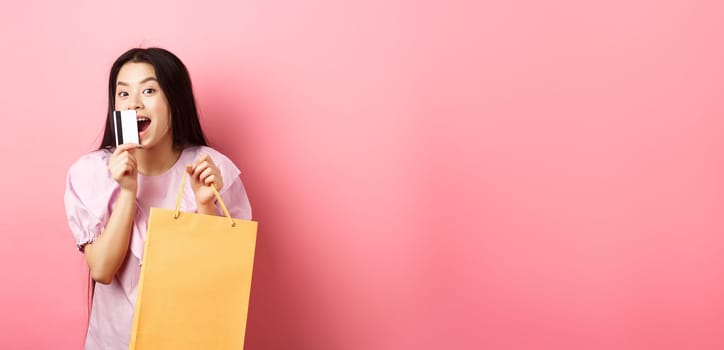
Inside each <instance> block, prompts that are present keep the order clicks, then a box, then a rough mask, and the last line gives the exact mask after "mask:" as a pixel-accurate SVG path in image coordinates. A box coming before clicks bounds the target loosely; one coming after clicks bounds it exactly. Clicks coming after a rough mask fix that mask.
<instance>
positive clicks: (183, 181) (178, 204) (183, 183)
mask: <svg viewBox="0 0 724 350" xmlns="http://www.w3.org/2000/svg"><path fill="white" fill-rule="evenodd" d="M186 176H191V175H188V174H186V173H184V176H183V177H182V178H181V188H179V190H178V196H177V197H176V211H174V213H173V218H174V219H178V217H179V215H180V214H181V211H180V208H181V198H183V194H184V187H186ZM209 186H211V189H213V190H214V196H216V200H217V201H218V202H219V204H221V209H222V210H223V211H224V215H225V216H226V217H227V218H228V219H229V222H231V227H235V226H236V223H235V222H234V219H232V218H231V214H229V209H226V204H224V201H223V200H222V199H221V195H219V191H218V190H217V189H216V185H215V184H214V183H213V182H212V183H211V184H210V185H209Z"/></svg>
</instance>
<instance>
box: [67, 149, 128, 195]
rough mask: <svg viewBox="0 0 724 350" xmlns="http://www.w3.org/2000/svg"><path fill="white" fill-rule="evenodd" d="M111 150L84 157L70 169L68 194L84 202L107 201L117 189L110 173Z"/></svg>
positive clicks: (91, 153)
mask: <svg viewBox="0 0 724 350" xmlns="http://www.w3.org/2000/svg"><path fill="white" fill-rule="evenodd" d="M110 156H111V152H110V151H109V150H97V151H93V152H90V153H87V154H84V155H82V156H81V157H80V158H79V159H78V160H76V161H75V162H74V163H73V164H72V165H71V166H70V168H69V169H68V174H67V178H66V192H67V193H72V194H74V197H77V198H79V199H81V200H83V201H93V200H94V199H99V200H101V199H102V201H105V200H106V199H108V198H110V196H111V193H113V191H114V190H115V188H116V187H117V183H116V182H115V181H114V180H113V178H112V177H111V173H110V171H108V159H109V158H110Z"/></svg>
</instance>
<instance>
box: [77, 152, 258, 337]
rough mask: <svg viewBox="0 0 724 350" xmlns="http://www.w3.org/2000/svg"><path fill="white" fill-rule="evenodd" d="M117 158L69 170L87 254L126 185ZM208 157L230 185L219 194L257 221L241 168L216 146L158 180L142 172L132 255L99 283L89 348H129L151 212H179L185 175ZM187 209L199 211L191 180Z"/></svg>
mask: <svg viewBox="0 0 724 350" xmlns="http://www.w3.org/2000/svg"><path fill="white" fill-rule="evenodd" d="M111 154H112V152H111V151H110V150H98V151H94V152H91V153H88V154H86V155H84V156H82V157H81V158H80V159H79V160H78V161H76V162H75V163H74V164H73V165H72V166H71V167H70V170H69V171H68V177H67V183H66V192H65V209H66V214H67V217H68V224H69V225H70V229H71V232H72V233H73V236H74V237H75V243H76V246H77V247H78V249H79V250H81V251H82V250H83V247H84V246H85V244H87V243H90V242H93V241H94V240H95V239H96V238H97V237H98V236H99V235H100V234H101V232H102V231H103V228H104V227H105V226H106V224H107V223H108V219H109V218H110V215H111V209H112V208H113V205H114V203H115V201H116V199H117V198H118V193H119V191H120V186H119V185H118V183H117V182H116V181H115V180H113V178H112V177H111V173H110V171H109V170H108V160H109V159H110V157H111ZM202 154H208V155H209V156H210V157H211V159H212V160H213V161H214V163H215V164H216V166H217V167H218V168H219V170H220V172H221V176H222V179H223V182H224V187H223V188H222V189H221V190H220V191H219V194H220V195H221V198H222V200H223V201H224V204H226V206H227V208H228V210H229V213H230V214H231V216H232V217H233V218H236V219H244V220H251V206H250V205H249V199H248V197H247V195H246V191H245V190H244V185H243V183H242V182H241V178H240V177H239V174H240V172H239V169H238V168H237V167H236V166H235V165H234V163H232V162H231V160H229V158H227V157H226V156H224V155H223V154H221V153H220V152H218V151H216V150H214V149H213V148H210V147H206V146H192V147H187V148H185V149H184V150H183V152H182V153H181V156H180V157H179V159H178V161H176V163H175V164H174V165H173V166H172V167H171V168H170V169H168V170H167V171H166V172H165V173H163V174H161V175H158V176H144V175H141V174H140V173H139V174H138V192H137V195H136V213H135V216H134V219H133V225H132V227H133V229H132V232H131V240H130V244H129V252H128V254H127V256H126V259H125V261H124V262H123V265H122V266H121V267H120V269H119V270H118V272H117V273H116V276H115V277H114V278H113V281H112V282H111V283H110V284H108V285H104V284H100V283H96V284H95V291H94V295H93V303H92V307H91V315H90V321H89V325H88V334H87V336H86V344H85V349H87V350H95V349H103V350H113V349H119V350H120V349H124V350H125V349H128V343H129V341H130V337H131V326H132V323H133V311H134V304H135V301H136V293H137V290H136V287H137V286H138V279H139V276H140V273H141V257H142V256H143V248H144V242H145V238H146V229H147V225H148V216H149V213H150V208H151V207H158V208H165V209H173V208H175V205H176V196H177V195H178V190H179V187H180V186H181V180H182V178H183V176H188V175H186V172H185V167H186V165H190V164H192V163H193V162H194V161H195V160H196V159H197V158H198V157H199V156H201V155H202ZM181 210H182V211H186V212H196V211H197V208H196V199H195V196H194V192H193V190H192V189H191V185H190V181H186V185H185V188H184V192H183V199H182V201H181Z"/></svg>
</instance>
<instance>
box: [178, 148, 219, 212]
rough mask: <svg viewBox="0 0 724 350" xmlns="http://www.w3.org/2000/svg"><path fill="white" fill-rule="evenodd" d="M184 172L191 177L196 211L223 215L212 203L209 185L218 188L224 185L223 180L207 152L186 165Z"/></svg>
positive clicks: (212, 192) (212, 196) (211, 191)
mask: <svg viewBox="0 0 724 350" xmlns="http://www.w3.org/2000/svg"><path fill="white" fill-rule="evenodd" d="M186 172H187V173H188V174H189V177H190V178H191V189H193V191H194V196H195V197H196V208H197V210H198V213H199V214H207V215H223V214H221V213H220V212H219V210H218V209H216V205H214V199H215V195H214V190H213V189H211V186H216V188H217V190H220V189H222V188H223V187H224V180H223V178H222V176H221V171H219V168H218V167H217V166H216V164H215V163H214V161H213V160H212V159H211V157H210V156H209V155H208V154H204V155H202V156H201V157H199V159H197V160H196V161H195V162H194V163H193V164H192V165H189V166H187V167H186Z"/></svg>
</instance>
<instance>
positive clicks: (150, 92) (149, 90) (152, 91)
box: [143, 88, 156, 94]
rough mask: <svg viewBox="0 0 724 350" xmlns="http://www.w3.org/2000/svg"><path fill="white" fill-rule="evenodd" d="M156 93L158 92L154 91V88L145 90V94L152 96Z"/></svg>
mask: <svg viewBox="0 0 724 350" xmlns="http://www.w3.org/2000/svg"><path fill="white" fill-rule="evenodd" d="M154 92H156V89H153V88H148V89H143V93H144V94H152V93H154Z"/></svg>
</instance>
